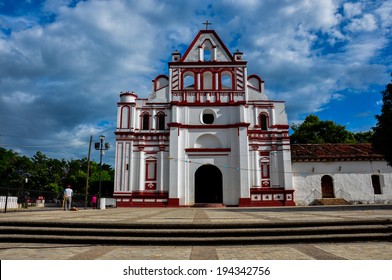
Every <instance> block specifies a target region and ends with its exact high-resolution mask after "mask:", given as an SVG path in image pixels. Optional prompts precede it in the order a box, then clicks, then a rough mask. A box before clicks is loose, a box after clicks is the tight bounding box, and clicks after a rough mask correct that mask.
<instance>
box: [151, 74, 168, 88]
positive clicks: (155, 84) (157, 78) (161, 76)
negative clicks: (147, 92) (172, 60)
mask: <svg viewBox="0 0 392 280" xmlns="http://www.w3.org/2000/svg"><path fill="white" fill-rule="evenodd" d="M161 78H165V79H166V80H167V82H168V84H167V85H166V86H163V87H160V88H157V81H158V80H159V79H161ZM152 82H153V83H154V91H158V90H160V89H163V88H165V87H168V86H169V77H168V76H166V75H163V74H162V75H158V76H156V77H155V79H154V80H152Z"/></svg>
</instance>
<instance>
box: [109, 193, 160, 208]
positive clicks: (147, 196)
mask: <svg viewBox="0 0 392 280" xmlns="http://www.w3.org/2000/svg"><path fill="white" fill-rule="evenodd" d="M113 197H114V198H116V199H117V203H116V204H117V207H167V205H168V193H167V192H162V191H134V192H127V193H121V192H115V193H114V194H113Z"/></svg>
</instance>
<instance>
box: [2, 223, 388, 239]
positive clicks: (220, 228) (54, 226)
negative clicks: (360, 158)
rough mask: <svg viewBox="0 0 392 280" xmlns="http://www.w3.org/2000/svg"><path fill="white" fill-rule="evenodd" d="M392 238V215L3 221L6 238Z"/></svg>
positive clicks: (3, 233)
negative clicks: (331, 218)
mask: <svg viewBox="0 0 392 280" xmlns="http://www.w3.org/2000/svg"><path fill="white" fill-rule="evenodd" d="M352 241H392V220H389V219H372V220H370V219H364V220H348V221H342V220H336V221H313V222H311V221H309V222H303V221H301V222H273V223H272V222H261V223H220V224H211V223H208V224H206V223H204V224H203V223H200V224H197V223H196V224H108V223H77V222H31V221H30V222H22V221H2V222H0V242H13V243H16V242H20V243H56V244H59V243H61V244H100V245H239V244H271V243H274V244H280V243H308V242H352Z"/></svg>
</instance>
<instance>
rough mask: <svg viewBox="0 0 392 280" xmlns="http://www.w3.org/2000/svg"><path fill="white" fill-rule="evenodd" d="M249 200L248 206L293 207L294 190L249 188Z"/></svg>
mask: <svg viewBox="0 0 392 280" xmlns="http://www.w3.org/2000/svg"><path fill="white" fill-rule="evenodd" d="M249 200H250V205H248V206H261V207H264V206H265V207H268V206H295V202H294V190H286V189H282V188H251V189H250V198H249ZM240 206H241V205H240Z"/></svg>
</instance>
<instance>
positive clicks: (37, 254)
mask: <svg viewBox="0 0 392 280" xmlns="http://www.w3.org/2000/svg"><path fill="white" fill-rule="evenodd" d="M0 259H1V260H344V259H348V260H392V243H389V242H366V243H364V242H360V243H332V244H331V243H314V244H313V243H312V244H290V245H287V244H286V245H248V246H215V247H212V246H163V247H159V246H88V245H61V244H18V243H16V244H15V243H0Z"/></svg>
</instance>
